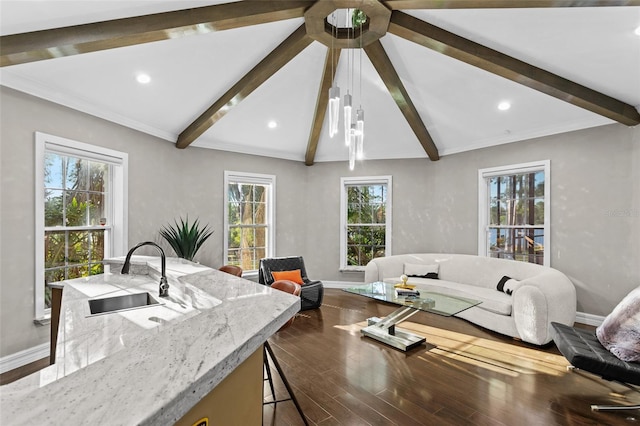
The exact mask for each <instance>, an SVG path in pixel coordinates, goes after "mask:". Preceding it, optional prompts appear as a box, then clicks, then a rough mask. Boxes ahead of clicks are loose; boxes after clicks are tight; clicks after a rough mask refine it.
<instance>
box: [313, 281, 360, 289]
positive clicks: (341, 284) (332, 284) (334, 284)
mask: <svg viewBox="0 0 640 426" xmlns="http://www.w3.org/2000/svg"><path fill="white" fill-rule="evenodd" d="M322 284H323V285H324V286H325V287H326V288H349V287H355V286H357V285H363V284H364V283H362V282H360V281H325V280H322Z"/></svg>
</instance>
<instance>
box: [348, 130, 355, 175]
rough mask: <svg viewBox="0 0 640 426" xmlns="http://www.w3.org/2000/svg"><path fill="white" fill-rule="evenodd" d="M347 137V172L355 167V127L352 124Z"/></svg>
mask: <svg viewBox="0 0 640 426" xmlns="http://www.w3.org/2000/svg"><path fill="white" fill-rule="evenodd" d="M347 134H348V135H349V136H348V137H349V170H352V171H353V169H355V167H356V143H357V142H356V125H355V124H352V125H351V128H350V129H349V131H348V132H347Z"/></svg>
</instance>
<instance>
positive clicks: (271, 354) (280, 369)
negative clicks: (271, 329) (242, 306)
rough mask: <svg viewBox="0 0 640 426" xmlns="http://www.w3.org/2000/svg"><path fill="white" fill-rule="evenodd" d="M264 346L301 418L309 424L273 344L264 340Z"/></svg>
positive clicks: (306, 424)
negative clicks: (272, 346) (274, 352)
mask: <svg viewBox="0 0 640 426" xmlns="http://www.w3.org/2000/svg"><path fill="white" fill-rule="evenodd" d="M264 348H265V349H266V351H267V352H268V353H269V355H270V356H271V360H272V361H273V365H274V366H275V367H276V370H278V374H280V378H281V379H282V382H283V383H284V386H285V387H286V388H287V392H289V396H290V397H291V400H292V401H293V403H294V404H295V406H296V409H297V410H298V413H299V414H300V418H301V419H302V421H303V422H304V424H305V426H309V423H308V422H307V418H306V417H305V416H304V414H303V413H302V408H301V407H300V404H299V403H298V399H297V398H296V395H295V394H294V393H293V389H291V385H289V381H288V380H287V376H285V375H284V373H283V371H282V368H281V367H280V363H279V362H278V359H277V358H276V357H275V355H274V354H273V350H272V349H271V345H269V342H264ZM274 399H275V398H274Z"/></svg>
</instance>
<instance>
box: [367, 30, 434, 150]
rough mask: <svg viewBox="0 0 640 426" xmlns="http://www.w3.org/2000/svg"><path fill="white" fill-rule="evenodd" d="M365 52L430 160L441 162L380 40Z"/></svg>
mask: <svg viewBox="0 0 640 426" xmlns="http://www.w3.org/2000/svg"><path fill="white" fill-rule="evenodd" d="M364 51H365V52H366V54H367V56H368V57H369V59H370V60H371V63H372V64H373V66H374V67H375V69H376V71H377V72H378V74H379V75H380V77H381V78H382V81H383V82H384V84H385V86H387V90H388V91H389V93H390V94H391V97H392V98H393V100H394V101H395V102H396V104H397V105H398V108H400V111H402V114H403V115H404V117H405V119H406V120H407V123H409V126H410V127H411V129H412V130H413V132H414V133H415V135H416V137H417V138H418V141H420V144H421V145H422V147H423V148H424V150H425V152H426V153H427V155H428V156H429V158H430V159H431V160H432V161H437V160H439V159H440V154H439V153H438V148H437V147H436V144H435V143H434V142H433V139H432V138H431V135H430V134H429V131H428V130H427V128H426V126H425V125H424V123H423V122H422V119H421V118H420V114H419V113H418V110H417V109H416V107H415V105H414V104H413V101H412V100H411V98H410V97H409V93H407V90H406V89H405V87H404V85H403V84H402V81H401V80H400V77H399V76H398V73H397V72H396V70H395V68H394V67H393V64H392V63H391V60H390V59H389V56H388V55H387V52H385V50H384V47H382V43H380V41H379V40H378V41H376V42H374V43H371V44H370V45H369V46H367V47H365V48H364Z"/></svg>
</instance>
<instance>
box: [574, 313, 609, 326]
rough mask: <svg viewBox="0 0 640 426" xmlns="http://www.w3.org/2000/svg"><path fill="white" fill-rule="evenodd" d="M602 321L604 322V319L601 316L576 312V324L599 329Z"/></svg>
mask: <svg viewBox="0 0 640 426" xmlns="http://www.w3.org/2000/svg"><path fill="white" fill-rule="evenodd" d="M602 321H604V317H602V316H600V315H593V314H587V313H584V312H576V322H579V323H580V324H586V325H593V326H595V327H597V326H599V325H600V324H602Z"/></svg>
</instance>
